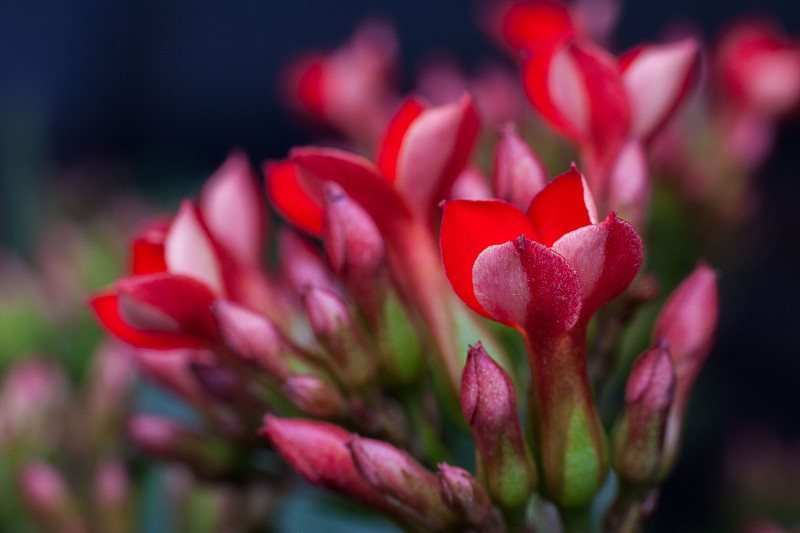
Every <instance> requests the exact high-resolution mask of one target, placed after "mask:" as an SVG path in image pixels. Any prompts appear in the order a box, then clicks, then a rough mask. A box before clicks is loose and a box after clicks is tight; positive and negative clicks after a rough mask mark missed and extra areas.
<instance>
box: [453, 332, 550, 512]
mask: <svg viewBox="0 0 800 533" xmlns="http://www.w3.org/2000/svg"><path fill="white" fill-rule="evenodd" d="M461 409H462V411H463V413H464V418H466V419H467V423H468V424H469V426H470V429H471V430H472V438H473V440H474V441H475V447H476V448H477V451H478V459H479V461H478V465H479V467H478V473H479V477H481V478H482V479H483V480H484V483H485V484H486V487H487V489H488V490H489V493H490V494H491V495H492V499H493V500H494V501H495V502H496V503H498V504H499V505H501V506H503V507H507V508H514V507H519V506H520V505H523V504H524V503H525V502H526V501H527V499H528V496H529V495H530V493H531V492H532V491H533V490H534V488H535V485H536V471H535V469H534V467H533V464H532V462H531V459H530V456H529V453H528V451H527V448H526V446H525V441H524V440H523V438H522V429H521V427H520V421H519V412H518V410H517V396H516V392H515V391H514V385H513V384H512V382H511V379H510V378H509V377H508V375H507V374H506V373H505V371H504V370H503V369H502V368H500V366H499V365H498V364H497V363H495V362H494V361H493V360H492V358H491V357H490V356H489V354H488V353H486V350H485V349H484V348H483V346H482V345H481V343H478V344H477V345H475V346H471V347H470V349H469V354H468V355H467V363H466V366H465V367H464V374H463V376H462V380H461Z"/></svg>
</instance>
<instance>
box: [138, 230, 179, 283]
mask: <svg viewBox="0 0 800 533" xmlns="http://www.w3.org/2000/svg"><path fill="white" fill-rule="evenodd" d="M171 224H172V220H171V219H169V218H166V219H155V220H151V221H148V222H147V223H146V224H145V227H144V228H142V231H140V232H139V234H138V235H137V237H136V238H135V239H134V241H133V245H132V246H131V273H132V274H150V273H153V272H164V271H165V270H167V263H166V260H165V259H164V239H166V236H167V231H169V227H170V225H171Z"/></svg>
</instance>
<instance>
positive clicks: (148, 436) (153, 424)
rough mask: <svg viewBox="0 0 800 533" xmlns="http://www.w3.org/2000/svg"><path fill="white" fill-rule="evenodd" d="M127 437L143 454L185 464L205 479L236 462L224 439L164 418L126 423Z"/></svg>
mask: <svg viewBox="0 0 800 533" xmlns="http://www.w3.org/2000/svg"><path fill="white" fill-rule="evenodd" d="M128 435H129V436H130V439H131V441H133V443H134V444H135V445H136V446H138V447H140V448H141V449H142V450H144V451H145V452H146V453H148V454H150V455H153V456H155V457H159V458H162V459H169V460H175V461H179V462H183V463H186V464H187V465H189V466H190V467H191V468H192V469H193V470H195V471H196V472H199V473H200V474H202V475H205V476H209V477H216V476H219V475H222V474H225V473H226V472H229V471H230V469H231V468H232V467H233V465H234V464H235V462H236V451H235V450H234V448H232V447H231V445H230V444H228V443H227V442H226V441H225V440H223V439H221V438H218V437H215V436H212V435H209V434H206V433H202V432H200V431H197V430H194V429H190V428H187V427H185V426H182V425H180V424H178V423H176V422H175V421H173V420H172V419H169V418H166V417H162V416H157V415H136V416H134V417H133V418H131V420H130V421H129V422H128Z"/></svg>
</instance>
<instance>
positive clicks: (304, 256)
mask: <svg viewBox="0 0 800 533" xmlns="http://www.w3.org/2000/svg"><path fill="white" fill-rule="evenodd" d="M278 248H279V250H280V254H279V257H280V263H281V271H282V272H283V275H284V276H285V277H286V280H287V282H288V283H289V286H290V287H291V288H292V290H293V291H294V292H295V294H302V293H303V291H305V290H306V288H308V287H322V288H325V289H328V290H335V288H336V283H334V281H333V279H331V275H330V273H329V272H328V270H327V268H326V267H325V263H324V262H323V261H322V258H321V257H320V253H319V251H318V250H317V249H316V248H314V247H313V246H312V245H311V243H310V242H309V241H308V240H306V239H304V238H303V237H301V236H300V235H298V234H297V233H294V232H292V231H290V230H288V229H283V230H282V231H281V232H280V233H279V235H278Z"/></svg>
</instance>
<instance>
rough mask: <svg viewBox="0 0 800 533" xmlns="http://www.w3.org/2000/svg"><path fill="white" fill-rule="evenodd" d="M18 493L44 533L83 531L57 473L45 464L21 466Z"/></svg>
mask: <svg viewBox="0 0 800 533" xmlns="http://www.w3.org/2000/svg"><path fill="white" fill-rule="evenodd" d="M18 483H19V489H20V496H21V497H22V501H23V502H24V503H25V505H26V506H27V507H28V508H29V509H30V510H31V514H32V516H33V518H34V519H35V520H36V523H37V524H38V525H39V527H40V528H41V530H42V531H44V532H46V533H87V532H88V531H89V529H88V527H86V524H85V523H84V521H83V519H82V518H81V516H80V515H79V513H78V510H77V508H76V506H75V503H74V501H73V497H72V495H71V493H70V490H69V488H68V487H67V484H66V482H65V480H64V478H63V477H62V475H61V473H60V472H59V471H58V470H56V469H55V468H53V467H52V466H50V465H48V464H45V463H38V462H37V463H30V464H27V465H25V466H23V467H22V469H21V470H20V473H19V478H18Z"/></svg>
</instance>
